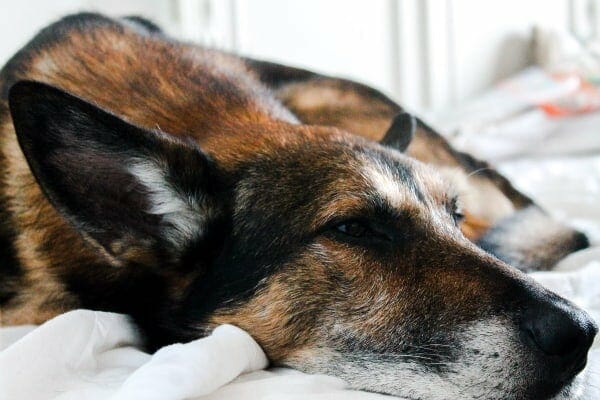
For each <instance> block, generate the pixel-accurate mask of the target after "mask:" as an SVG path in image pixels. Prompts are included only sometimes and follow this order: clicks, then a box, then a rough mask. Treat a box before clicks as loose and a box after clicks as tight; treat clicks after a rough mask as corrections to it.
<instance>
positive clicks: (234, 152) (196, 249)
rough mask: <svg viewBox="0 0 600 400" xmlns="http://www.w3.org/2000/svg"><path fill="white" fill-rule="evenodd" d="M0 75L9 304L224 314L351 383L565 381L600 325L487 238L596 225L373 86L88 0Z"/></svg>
mask: <svg viewBox="0 0 600 400" xmlns="http://www.w3.org/2000/svg"><path fill="white" fill-rule="evenodd" d="M0 93H1V96H2V99H1V101H0V135H1V136H0V151H1V152H0V172H1V174H0V176H1V179H2V182H1V185H0V212H1V213H2V219H1V221H2V229H1V231H0V232H1V235H0V240H1V241H0V243H1V247H0V249H1V253H0V257H1V259H0V262H1V265H0V304H1V305H2V315H1V317H2V324H21V323H41V322H43V321H45V320H47V319H49V318H51V317H53V316H55V315H57V314H59V313H62V312H65V311H67V310H70V309H74V308H78V307H85V308H92V309H97V310H107V311H113V312H120V313H126V314H129V315H130V316H131V318H132V320H133V321H134V322H135V323H136V324H137V325H138V326H139V328H140V331H141V332H142V334H143V335H144V337H145V338H146V342H147V344H148V347H149V348H150V349H156V348H158V347H160V346H163V345H166V344H169V343H173V342H180V341H189V340H193V339H196V338H198V337H202V336H204V335H206V334H208V333H209V332H210V331H211V329H213V328H214V327H215V326H217V325H219V324H223V323H230V324H234V325H237V326H239V327H241V328H243V329H245V330H247V331H248V332H249V333H250V334H251V335H252V336H253V337H254V338H255V339H256V341H257V342H258V343H259V344H260V345H261V346H262V348H263V349H264V351H265V353H266V354H267V355H268V357H269V359H270V361H271V362H272V364H273V365H285V366H290V367H293V368H297V369H299V370H302V371H305V372H309V373H325V374H331V375H335V376H338V377H340V378H342V379H345V380H347V381H348V382H349V383H350V385H351V386H352V387H353V388H356V389H364V390H370V391H375V392H381V393H389V394H394V395H397V396H400V397H402V398H407V399H428V400H430V399H433V400H439V399H459V398H460V399H549V398H572V396H573V393H574V391H575V390H576V383H577V379H576V376H577V374H578V373H579V372H580V371H581V370H582V369H583V368H584V366H585V364H586V359H587V352H588V350H589V348H590V346H591V343H592V341H593V339H594V336H595V334H596V331H597V328H596V325H595V324H594V322H593V321H592V320H591V319H590V318H589V316H588V315H587V314H586V313H585V312H583V311H582V310H580V309H578V308H577V307H576V306H574V305H573V304H571V303H570V302H568V301H567V300H565V299H562V298H560V297H559V296H557V295H555V294H553V293H551V292H549V291H547V290H545V289H544V288H542V287H541V286H539V285H537V284H536V283H535V282H533V281H532V280H531V279H530V278H528V277H527V276H526V275H524V274H523V273H522V272H520V271H519V270H518V269H516V268H514V267H511V266H509V265H508V264H506V263H505V262H503V261H501V260H500V259H499V258H497V257H495V256H493V255H492V254H490V253H489V252H486V251H484V250H483V249H482V248H481V247H484V248H486V249H488V250H489V251H491V252H492V253H495V254H496V255H497V256H499V257H500V258H503V259H504V260H508V261H514V262H515V263H516V264H518V266H519V267H521V268H524V269H531V268H534V267H536V266H537V265H540V266H541V267H547V266H548V265H551V264H552V263H554V262H555V261H556V260H557V259H559V258H560V257H562V256H564V255H566V254H568V253H569V252H572V251H574V250H575V249H577V248H580V247H582V246H584V245H585V237H584V236H583V235H581V234H580V233H578V232H575V231H573V230H571V229H569V228H566V227H564V226H562V225H560V224H558V223H557V222H554V221H552V220H551V218H550V217H548V216H546V215H545V214H544V213H543V211H541V210H539V209H537V206H536V205H535V204H534V203H533V202H532V201H531V200H530V199H529V198H527V197H526V196H525V195H523V194H521V193H519V192H518V191H517V190H515V189H514V188H513V187H512V186H511V185H510V183H509V182H508V181H507V180H506V179H504V178H503V177H502V176H500V175H499V174H498V173H496V172H495V171H493V170H492V169H490V168H489V166H487V165H485V164H482V163H481V162H479V161H477V160H475V159H473V158H472V157H470V156H468V155H466V154H462V153H459V152H456V151H455V150H454V149H452V148H451V147H450V146H449V145H448V143H446V142H445V141H444V140H443V139H442V138H441V137H440V136H439V135H437V134H436V133H435V132H434V131H433V130H432V129H430V128H428V127H427V126H426V125H425V124H424V123H423V122H421V121H415V119H414V118H413V117H411V116H409V115H408V114H404V113H401V111H402V110H401V109H400V107H398V106H397V105H396V104H394V103H393V102H392V101H390V100H389V99H388V98H386V97H385V96H383V95H382V94H380V93H378V92H376V91H374V90H373V89H370V88H367V87H365V86H362V85H359V84H356V83H353V82H349V81H345V80H340V79H333V78H328V77H324V76H320V75H316V74H313V73H311V72H307V71H302V70H297V69H292V68H287V67H282V66H278V65H274V64H269V63H264V62H259V61H254V60H248V59H244V58H240V57H237V56H233V55H229V54H226V53H223V52H218V51H214V50H210V49H205V48H201V47H198V46H194V45H191V44H186V43H180V42H177V41H175V40H173V39H171V38H168V37H167V36H165V35H164V34H163V33H161V32H160V30H159V29H158V28H157V27H156V26H154V25H153V24H151V23H149V22H148V21H145V20H142V19H139V18H127V19H121V20H116V19H109V18H106V17H103V16H99V15H95V14H80V15H75V16H71V17H67V18H65V19H63V20H61V21H60V22H58V23H56V24H54V25H51V26H50V27H48V28H46V29H44V30H43V31H42V32H41V33H40V34H39V35H38V36H37V37H36V38H35V39H33V41H32V42H30V43H29V44H28V45H27V46H25V47H24V48H23V49H22V50H21V51H20V52H19V53H17V54H16V55H15V56H14V57H13V58H12V59H11V60H10V61H9V63H8V64H7V65H6V66H5V67H4V69H3V70H2V72H1V75H0ZM397 114H398V115H397ZM396 115H397V116H396ZM411 139H412V141H411ZM406 153H408V155H407V154H406ZM409 156H412V157H409ZM417 159H420V160H421V161H418V160H417ZM423 161H424V162H423ZM461 192H462V193H466V194H467V195H466V196H465V197H464V198H463V199H462V200H461V198H460V196H459V195H460V194H461ZM461 202H462V207H463V209H464V211H463V212H461V209H460V207H461ZM461 214H464V216H465V218H464V220H463V216H462V215H461ZM528 221H530V222H528ZM540 221H541V222H540ZM540 223H542V224H543V225H542V230H541V231H540V230H539V229H536V226H538V225H536V224H540ZM549 227H552V229H550V228H549ZM461 229H462V231H461ZM521 231H527V232H528V233H527V235H529V236H528V237H525V236H523V238H522V239H521V240H520V239H519V237H520V234H521ZM531 232H537V233H536V234H532V233H531ZM467 236H468V237H467ZM507 237H508V238H509V239H507ZM478 244H479V246H478ZM544 246H545V247H544ZM538 253H544V254H549V255H544V254H541V255H540V254H538ZM540 256H541V257H540Z"/></svg>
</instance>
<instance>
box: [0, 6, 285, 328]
mask: <svg viewBox="0 0 600 400" xmlns="http://www.w3.org/2000/svg"><path fill="white" fill-rule="evenodd" d="M19 80H34V81H39V82H44V83H48V84H50V85H53V86H57V87H60V88H62V89H64V90H67V91H69V92H71V93H73V94H75V95H77V96H79V97H81V98H84V99H86V100H88V101H91V102H93V103H96V104H97V105H98V106H100V107H101V108H103V109H105V110H108V111H111V112H113V113H115V114H118V115H119V116H121V117H123V118H125V119H126V120H128V121H129V122H131V123H133V124H135V125H138V126H141V127H145V128H147V129H149V130H159V131H165V132H169V134H171V135H175V136H181V137H183V136H185V137H191V138H193V140H195V141H196V142H198V143H202V144H203V148H205V149H210V148H211V146H222V147H227V146H230V147H231V146H237V147H239V146H247V147H248V151H252V146H253V143H254V144H257V142H260V141H261V140H262V139H261V136H263V131H264V129H263V128H264V126H265V125H277V124H279V123H281V124H286V123H294V122H295V118H294V116H293V115H292V114H291V113H290V112H289V111H287V109H285V108H284V107H282V106H281V104H279V102H278V101H277V100H275V99H274V98H273V97H271V96H270V94H269V92H268V91H267V90H266V89H265V88H264V87H262V85H261V84H260V83H259V82H258V81H257V80H255V79H253V78H252V74H250V73H249V72H248V71H247V69H246V67H245V65H244V63H243V61H242V60H241V59H239V58H236V57H234V56H229V55H227V54H224V53H221V52H216V51H211V50H206V49H202V48H199V47H197V46H188V45H185V44H181V43H176V42H170V41H168V40H167V39H166V38H164V37H163V36H161V35H160V33H158V32H156V31H155V30H152V29H148V27H147V26H146V25H143V24H140V23H139V22H138V21H136V20H120V21H119V20H112V19H108V18H105V17H102V16H99V15H96V14H79V15H75V16H71V17H67V18H65V19H63V20H61V21H59V22H57V23H56V24H54V25H51V26H49V27H48V28H46V29H44V30H43V31H42V32H40V33H39V34H38V35H37V37H36V38H34V39H33V40H32V41H31V42H30V43H29V44H28V45H27V46H26V47H25V48H24V49H23V50H21V51H20V52H19V53H18V54H16V55H15V56H14V57H13V59H11V60H10V61H9V63H8V64H7V65H6V66H5V68H4V69H3V71H2V73H1V74H0V93H1V94H2V97H1V100H0V148H1V150H2V151H1V152H0V157H1V158H0V175H1V176H2V178H3V181H2V182H1V184H0V213H2V214H1V216H2V217H3V218H2V220H3V221H4V224H3V226H2V227H1V228H2V230H1V233H0V246H2V248H1V249H0V302H1V303H0V304H3V315H2V320H1V321H0V322H1V323H2V324H18V323H40V322H43V321H44V320H46V319H48V318H49V317H51V316H53V315H55V314H56V313H60V312H63V311H65V310H68V309H70V308H73V307H77V306H79V305H80V304H79V303H78V299H76V298H75V297H73V296H71V295H69V294H67V293H68V291H67V290H65V289H66V288H65V282H64V279H62V278H61V277H62V276H64V272H65V271H66V270H68V269H69V268H72V266H74V265H101V264H103V261H102V260H101V259H99V258H98V254H97V252H96V251H90V250H89V246H88V245H86V244H84V242H83V240H84V239H82V237H81V236H80V235H79V234H77V233H76V232H75V230H74V229H73V228H72V227H71V226H70V225H69V224H68V223H67V222H66V221H65V220H64V219H63V218H62V217H60V216H59V215H58V213H57V212H56V210H55V209H54V208H53V207H52V206H51V205H50V204H49V202H48V201H47V199H46V198H45V197H44V195H43V194H42V192H41V190H40V188H39V186H38V185H37V184H36V182H35V179H34V177H33V176H32V174H31V172H30V170H29V167H28V165H27V162H26V160H25V158H24V157H23V154H22V152H21V151H20V149H19V145H18V143H17V139H16V136H15V132H14V127H13V124H12V121H11V118H10V114H9V110H8V92H9V88H10V87H11V86H12V85H13V84H14V83H15V82H17V81H19ZM252 126H257V129H256V132H252ZM258 127H263V128H258ZM238 135H244V136H245V139H244V140H243V141H239V140H235V139H234V138H235V137H236V136H238ZM228 138H229V139H231V140H228ZM221 154H222V155H223V157H226V156H227V154H226V151H224V152H221ZM236 154H239V149H238V151H236ZM223 163H225V164H226V161H225V160H223ZM87 275H88V277H90V278H91V279H96V280H97V281H98V284H101V282H100V281H101V280H102V279H103V278H102V277H103V276H104V275H105V274H104V273H103V272H102V271H99V272H98V273H97V274H95V272H94V271H93V268H92V269H91V270H90V271H88V272H87ZM116 275H119V273H118V272H117V273H116ZM113 278H114V279H115V280H118V279H119V277H118V276H117V277H112V278H110V279H113ZM107 279H109V278H107ZM123 279H125V278H123ZM127 279H132V277H131V276H128V277H127ZM138 279H139V277H138ZM118 301H119V300H118V299H117V300H115V303H118ZM123 301H125V300H123Z"/></svg>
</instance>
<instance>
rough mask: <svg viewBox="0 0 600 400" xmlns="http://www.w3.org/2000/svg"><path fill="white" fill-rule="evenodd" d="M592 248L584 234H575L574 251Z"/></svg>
mask: <svg viewBox="0 0 600 400" xmlns="http://www.w3.org/2000/svg"><path fill="white" fill-rule="evenodd" d="M588 247H590V240H589V239H588V237H587V236H586V235H585V233H582V232H575V233H574V234H573V251H578V250H583V249H587V248H588Z"/></svg>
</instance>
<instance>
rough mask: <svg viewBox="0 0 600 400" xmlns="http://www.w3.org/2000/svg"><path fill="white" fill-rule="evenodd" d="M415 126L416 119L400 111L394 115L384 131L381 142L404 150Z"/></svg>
mask: <svg viewBox="0 0 600 400" xmlns="http://www.w3.org/2000/svg"><path fill="white" fill-rule="evenodd" d="M416 128H417V120H416V119H415V117H414V116H413V115H411V114H408V113H405V112H403V113H400V114H398V115H396V116H395V117H394V120H393V121H392V125H390V127H389V129H388V130H387V132H386V133H385V136H384V137H383V139H381V142H380V143H381V144H383V145H385V146H390V147H393V148H395V149H396V150H399V151H405V150H406V148H407V147H408V145H409V144H410V142H411V140H412V138H413V136H414V134H415V129H416Z"/></svg>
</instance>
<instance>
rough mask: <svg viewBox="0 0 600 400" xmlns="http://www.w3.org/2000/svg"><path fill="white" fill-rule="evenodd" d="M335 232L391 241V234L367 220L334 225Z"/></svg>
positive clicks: (348, 235)
mask: <svg viewBox="0 0 600 400" xmlns="http://www.w3.org/2000/svg"><path fill="white" fill-rule="evenodd" d="M333 229H334V230H335V232H337V233H338V234H341V235H343V236H347V237H349V238H353V239H363V238H364V239H375V240H385V241H391V240H392V238H391V237H390V235H389V234H387V233H386V232H384V230H383V229H380V228H378V227H376V226H374V225H373V224H371V223H369V222H367V221H360V220H349V221H344V222H341V223H339V224H337V225H335V226H334V228H333Z"/></svg>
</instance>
